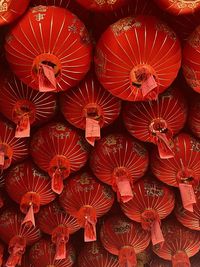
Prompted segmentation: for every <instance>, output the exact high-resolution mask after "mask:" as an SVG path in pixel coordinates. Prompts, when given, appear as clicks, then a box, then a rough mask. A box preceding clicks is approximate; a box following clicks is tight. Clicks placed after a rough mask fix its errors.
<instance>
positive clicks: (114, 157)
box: [90, 134, 149, 202]
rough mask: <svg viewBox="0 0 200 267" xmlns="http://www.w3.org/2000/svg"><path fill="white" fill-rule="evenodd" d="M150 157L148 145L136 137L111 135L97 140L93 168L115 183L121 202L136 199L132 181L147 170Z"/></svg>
mask: <svg viewBox="0 0 200 267" xmlns="http://www.w3.org/2000/svg"><path fill="white" fill-rule="evenodd" d="M148 163H149V156H148V152H147V150H146V148H145V147H144V146H143V145H141V144H140V143H139V142H138V141H136V140H134V139H133V138H131V137H129V136H126V135H122V134H110V135H108V136H106V137H104V138H102V139H101V140H100V141H98V142H97V144H96V146H95V149H94V150H93V151H92V153H91V157H90V167H91V169H92V171H93V173H94V174H95V175H96V177H97V178H98V179H100V180H101V181H102V182H104V183H106V184H109V185H110V186H112V188H113V190H114V191H115V192H116V193H117V197H118V201H123V202H127V201H129V200H130V199H132V198H133V192H132V189H131V184H132V183H134V182H136V181H137V180H139V179H140V178H141V177H142V176H143V175H144V173H145V172H146V170H147V167H148Z"/></svg>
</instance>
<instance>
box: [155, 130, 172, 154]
mask: <svg viewBox="0 0 200 267" xmlns="http://www.w3.org/2000/svg"><path fill="white" fill-rule="evenodd" d="M156 137H157V138H158V139H157V141H156V144H157V146H158V153H159V156H160V158H161V159H169V158H173V157H174V152H173V149H172V146H171V145H170V143H171V142H173V141H172V139H171V138H170V137H167V136H166V134H163V133H159V132H157V133H156Z"/></svg>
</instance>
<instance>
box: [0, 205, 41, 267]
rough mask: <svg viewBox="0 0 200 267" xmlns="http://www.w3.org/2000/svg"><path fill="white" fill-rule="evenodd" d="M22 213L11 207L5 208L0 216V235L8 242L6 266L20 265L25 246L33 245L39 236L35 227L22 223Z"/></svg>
mask: <svg viewBox="0 0 200 267" xmlns="http://www.w3.org/2000/svg"><path fill="white" fill-rule="evenodd" d="M22 222H23V215H22V214H21V213H19V212H16V211H14V210H12V209H7V210H5V211H3V212H2V213H1V216H0V236H1V239H2V240H3V241H4V242H5V243H6V244H8V252H9V254H10V256H9V258H8V260H7V262H6V266H9V267H11V266H12V267H15V266H18V265H21V260H22V255H23V254H24V253H25V250H26V247H27V246H31V245H33V244H34V243H35V242H37V241H38V240H39V239H40V238H41V233H40V230H39V229H38V228H37V227H34V226H32V227H27V226H25V225H22Z"/></svg>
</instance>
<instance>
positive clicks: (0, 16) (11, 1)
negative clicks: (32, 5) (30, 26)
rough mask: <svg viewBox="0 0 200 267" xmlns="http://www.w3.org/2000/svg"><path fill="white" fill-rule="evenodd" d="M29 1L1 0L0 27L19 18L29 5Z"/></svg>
mask: <svg viewBox="0 0 200 267" xmlns="http://www.w3.org/2000/svg"><path fill="white" fill-rule="evenodd" d="M29 2H30V0H19V1H16V0H1V1H0V26H2V25H5V24H9V23H11V22H13V21H14V20H16V19H17V18H18V17H19V16H21V15H22V14H23V13H24V12H25V10H26V8H27V7H28V5H29Z"/></svg>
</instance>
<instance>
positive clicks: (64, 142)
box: [30, 122, 89, 194]
mask: <svg viewBox="0 0 200 267" xmlns="http://www.w3.org/2000/svg"><path fill="white" fill-rule="evenodd" d="M30 152H31V155H32V157H33V160H34V161H35V163H36V164H37V165H38V166H39V167H40V168H41V169H42V170H44V171H46V172H48V174H49V176H50V177H51V183H52V190H53V191H54V192H56V193H58V194H60V193H61V192H62V190H63V179H66V178H67V177H68V176H69V174H70V173H72V172H75V171H78V170H79V169H80V168H81V167H83V166H84V165H85V164H86V161H87V159H88V156H89V149H88V146H87V143H86V141H84V140H83V138H82V136H81V135H80V134H79V133H77V132H76V131H75V130H73V129H72V128H70V127H68V126H67V125H66V124H64V123H56V122H53V123H49V124H47V125H45V126H43V127H41V128H40V129H39V130H38V131H37V132H36V133H35V134H34V135H33V138H32V141H31V148H30Z"/></svg>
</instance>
